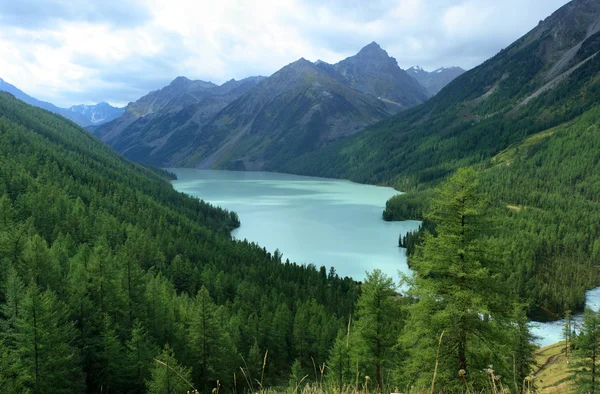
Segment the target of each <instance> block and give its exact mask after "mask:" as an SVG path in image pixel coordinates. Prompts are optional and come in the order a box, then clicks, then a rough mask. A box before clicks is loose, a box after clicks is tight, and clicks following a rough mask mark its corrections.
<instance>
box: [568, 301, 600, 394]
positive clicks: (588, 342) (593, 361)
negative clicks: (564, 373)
mask: <svg viewBox="0 0 600 394" xmlns="http://www.w3.org/2000/svg"><path fill="white" fill-rule="evenodd" d="M575 342H576V349H577V350H576V352H575V356H576V360H577V361H576V362H575V363H574V365H573V368H572V371H573V373H574V375H575V377H576V382H577V388H578V390H579V392H582V393H583V392H585V393H590V394H595V393H598V392H599V391H600V370H599V368H598V361H600V360H599V358H600V316H598V312H594V311H593V310H591V309H590V308H586V310H585V312H584V313H583V321H582V325H581V332H580V333H579V335H578V336H577V339H576V340H575Z"/></svg>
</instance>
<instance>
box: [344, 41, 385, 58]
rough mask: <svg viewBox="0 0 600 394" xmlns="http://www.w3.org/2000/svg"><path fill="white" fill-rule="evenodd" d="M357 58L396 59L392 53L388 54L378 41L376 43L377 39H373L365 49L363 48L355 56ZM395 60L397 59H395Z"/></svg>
mask: <svg viewBox="0 0 600 394" xmlns="http://www.w3.org/2000/svg"><path fill="white" fill-rule="evenodd" d="M354 57H355V58H357V59H365V58H368V59H370V60H384V61H385V60H390V59H394V58H393V57H390V55H388V53H387V52H386V51H385V50H384V49H382V48H381V47H380V46H379V44H378V43H376V42H375V41H373V42H372V43H370V44H369V45H367V46H365V47H364V48H363V49H361V50H360V51H359V52H358V53H357V54H356V56H354ZM394 62H395V60H394Z"/></svg>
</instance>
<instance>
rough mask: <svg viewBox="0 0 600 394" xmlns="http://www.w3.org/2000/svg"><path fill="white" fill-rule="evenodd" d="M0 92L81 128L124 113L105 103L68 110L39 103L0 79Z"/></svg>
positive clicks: (81, 105) (74, 107) (78, 106)
mask: <svg viewBox="0 0 600 394" xmlns="http://www.w3.org/2000/svg"><path fill="white" fill-rule="evenodd" d="M0 91H4V92H8V93H11V94H12V95H13V96H15V97H16V98H18V99H19V100H21V101H24V102H26V103H27V104H31V105H34V106H36V107H39V108H43V109H45V110H47V111H50V112H53V113H55V114H58V115H61V116H64V117H65V118H67V119H69V120H72V121H73V122H75V123H77V124H78V125H79V126H82V127H86V126H91V125H97V124H102V123H106V122H109V121H111V120H113V119H116V118H118V117H119V116H121V114H123V112H124V111H125V108H117V107H113V106H111V105H110V104H108V103H105V102H101V103H98V104H95V105H85V104H80V105H73V106H71V107H69V108H60V107H57V106H56V105H54V104H52V103H48V102H45V101H41V100H38V99H36V98H34V97H31V96H29V95H28V94H27V93H25V92H23V91H22V90H20V89H19V88H17V87H16V86H14V85H12V84H10V83H8V82H6V81H5V80H4V79H2V78H0Z"/></svg>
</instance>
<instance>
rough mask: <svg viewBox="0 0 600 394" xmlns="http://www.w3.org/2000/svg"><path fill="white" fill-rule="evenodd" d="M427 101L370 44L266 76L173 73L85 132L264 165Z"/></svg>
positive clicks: (192, 160) (154, 150) (142, 147)
mask: <svg viewBox="0 0 600 394" xmlns="http://www.w3.org/2000/svg"><path fill="white" fill-rule="evenodd" d="M427 98H428V93H427V90H426V89H425V88H424V87H423V86H421V85H420V84H419V83H418V82H417V81H416V80H415V79H414V78H411V77H410V76H409V75H408V74H407V73H406V72H405V71H404V70H402V69H401V68H400V67H399V66H398V63H397V62H396V60H395V59H394V58H392V57H390V56H389V55H388V53H387V52H386V51H385V50H383V49H382V48H381V47H380V46H379V45H378V44H377V43H375V42H373V43H371V44H369V45H367V46H366V47H364V48H363V49H362V50H361V51H360V52H358V53H357V54H356V55H355V56H351V57H349V58H347V59H344V60H342V61H340V62H338V63H336V64H328V63H325V62H323V61H317V62H314V63H312V62H309V61H308V60H305V59H299V60H298V61H296V62H293V63H291V64H289V65H287V66H285V67H283V68H282V69H281V70H279V71H278V72H276V73H275V74H273V75H271V76H270V77H268V78H264V77H252V78H248V79H245V80H242V81H234V80H232V81H229V82H227V83H225V84H224V85H222V86H217V85H214V84H212V83H209V82H203V81H190V80H188V79H185V78H183V77H180V78H177V79H176V80H174V81H173V82H172V83H171V84H170V85H169V86H167V87H165V88H163V89H161V90H158V91H155V92H152V93H150V94H148V95H147V96H145V97H142V98H141V99H140V100H138V101H136V102H135V103H131V104H130V105H129V106H128V107H127V109H126V111H125V113H124V115H123V116H122V117H120V118H118V119H116V120H114V121H113V122H110V123H107V124H104V125H102V126H100V127H93V128H90V130H91V131H92V132H93V133H94V134H95V135H96V136H98V137H99V138H101V139H102V140H103V141H105V142H106V143H108V144H109V145H111V146H112V147H113V148H115V149H116V150H118V151H119V152H121V153H123V154H124V155H125V156H126V157H128V158H130V159H133V160H136V161H138V162H141V163H146V164H152V165H156V166H175V165H180V166H191V167H202V168H228V169H247V170H261V169H267V170H268V169H275V168H279V167H281V166H282V165H283V164H284V163H286V162H287V161H288V160H290V159H291V158H294V157H297V156H300V155H302V154H304V153H306V152H311V151H314V150H316V149H319V148H321V147H324V146H327V145H328V144H330V143H331V142H332V141H336V140H338V139H340V138H343V137H346V136H349V135H353V134H356V133H357V132H359V131H361V130H362V129H364V128H365V127H366V126H369V125H371V124H374V123H376V122H377V121H380V120H382V119H385V118H387V117H389V116H391V115H393V114H396V113H398V112H401V111H403V110H405V109H407V108H410V107H413V106H415V105H418V104H420V103H423V102H424V101H426V100H427Z"/></svg>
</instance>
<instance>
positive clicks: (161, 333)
mask: <svg viewBox="0 0 600 394" xmlns="http://www.w3.org/2000/svg"><path fill="white" fill-rule="evenodd" d="M0 168H1V169H2V171H0V217H1V219H0V266H1V267H2V269H1V270H0V289H2V290H1V294H2V297H0V310H2V313H0V341H1V342H2V352H0V365H2V366H3V367H2V368H0V382H2V390H1V391H2V392H3V393H18V392H35V391H38V392H48V393H81V392H104V391H106V390H107V387H110V390H111V391H114V392H117V393H126V392H151V391H152V390H155V389H156V387H159V388H160V389H159V391H160V392H166V391H171V390H170V389H168V387H167V388H164V387H166V386H164V385H163V386H157V384H160V381H159V379H162V378H161V377H159V378H156V376H157V375H156V373H155V371H156V365H157V363H156V361H155V360H162V361H161V362H163V361H167V360H168V362H169V365H170V368H173V370H174V371H178V370H179V371H181V372H182V373H183V374H185V376H186V378H185V379H186V381H185V382H182V381H179V380H177V381H176V379H173V381H172V385H171V386H170V387H171V388H172V389H173V390H175V388H176V387H177V389H176V392H185V391H186V390H188V389H189V388H190V386H191V385H192V384H193V386H192V387H195V388H197V389H198V390H199V391H200V392H208V391H210V390H212V389H213V386H214V382H217V381H220V382H223V383H222V384H223V386H225V385H227V387H237V388H238V389H239V390H241V391H248V390H250V389H251V387H253V386H251V384H248V385H246V383H245V382H244V381H241V380H239V381H237V382H236V381H235V380H234V378H233V375H234V373H235V371H236V370H238V367H239V365H242V362H241V361H240V362H238V361H234V360H237V359H241V357H240V355H242V357H243V358H244V359H248V360H254V361H255V358H253V357H254V355H256V354H257V355H258V357H259V358H260V357H261V356H260V354H259V353H258V352H256V351H253V350H251V349H253V348H258V346H261V349H262V348H264V349H267V348H268V349H277V351H273V353H274V355H273V356H270V358H269V365H270V368H271V369H270V370H269V371H268V372H266V373H265V380H266V379H269V382H272V383H270V384H273V385H274V386H282V385H285V384H287V382H288V380H289V373H290V366H291V365H292V364H293V363H294V361H296V360H300V362H301V363H302V365H303V368H308V365H309V363H312V360H314V361H315V362H316V363H319V364H321V365H322V364H323V363H325V362H326V360H327V358H328V356H329V354H330V352H329V350H330V347H331V345H332V344H333V342H334V340H335V338H336V336H337V333H338V332H339V331H341V330H343V329H344V327H346V323H345V322H346V321H347V319H348V316H350V315H351V314H352V313H353V310H354V306H355V304H356V300H357V297H358V294H359V289H358V286H359V285H358V284H357V283H356V282H354V281H353V280H352V279H350V278H343V279H342V278H339V277H338V276H337V275H336V274H335V272H334V271H331V272H332V273H330V274H329V275H327V274H326V273H327V269H326V268H325V267H322V268H321V269H320V270H319V269H317V268H316V267H314V266H313V265H310V266H299V265H297V264H294V263H290V262H289V261H287V262H285V261H284V262H282V261H281V254H280V253H278V252H275V253H269V252H267V251H266V250H264V249H263V248H262V247H260V246H258V245H256V244H254V243H248V242H246V241H244V242H241V241H235V240H233V239H232V237H231V234H230V231H231V230H232V229H233V228H235V227H237V226H239V220H238V218H237V215H236V214H235V213H231V212H227V211H225V210H223V209H220V208H215V207H213V206H211V205H209V204H207V203H205V202H203V201H200V200H198V199H195V198H191V197H188V196H187V195H185V194H183V193H178V192H176V191H175V190H174V189H173V187H172V186H171V184H170V182H169V178H171V176H172V174H169V173H167V172H165V171H161V170H152V169H149V168H145V167H142V166H141V165H138V164H136V163H133V162H130V161H128V160H126V159H125V158H123V157H122V156H121V155H119V154H118V153H117V152H115V151H114V150H112V149H111V148H110V147H108V146H107V145H105V144H103V143H102V142H101V141H99V140H98V139H97V138H95V137H94V136H92V135H91V134H90V133H89V132H87V131H85V130H84V129H82V128H80V127H78V126H76V125H75V124H74V123H73V122H69V121H67V120H66V119H64V118H62V117H60V116H56V115H54V114H52V113H49V112H47V111H44V110H41V109H39V108H35V107H32V106H30V105H27V104H25V103H24V102H22V101H19V100H17V99H15V98H14V97H13V96H11V95H10V94H8V93H0ZM200 321H202V322H203V324H204V325H203V326H202V327H200V325H199V322H200ZM249 321H251V322H253V323H252V324H248V322H249ZM307 330H311V331H310V332H314V333H316V334H315V335H312V334H311V335H300V336H298V335H294V333H295V332H301V333H304V332H307ZM259 344H260V345H259ZM203 349H204V350H206V349H209V351H210V349H213V350H214V351H210V355H209V353H201V352H202V351H204V350H203ZM298 349H310V354H303V353H302V352H301V351H299V350H298ZM199 354H203V355H202V356H198V355H199ZM34 359H35V363H34V362H33V361H32V360H34ZM254 361H252V362H253V363H254ZM179 365H182V366H184V367H185V368H180V367H179ZM256 365H257V366H258V362H256ZM311 365H312V364H311ZM5 366H6V367H5ZM161 368H162V367H161ZM176 368H177V369H176ZM257 368H258V367H257ZM190 371H196V372H195V373H193V374H192V373H190ZM173 376H175V375H173ZM163 380H164V379H163ZM156 381H159V382H158V383H155V382H156ZM188 382H193V383H188ZM182 384H183V386H182ZM146 388H148V389H146ZM163 388H164V389H163ZM172 392H173V391H172Z"/></svg>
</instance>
